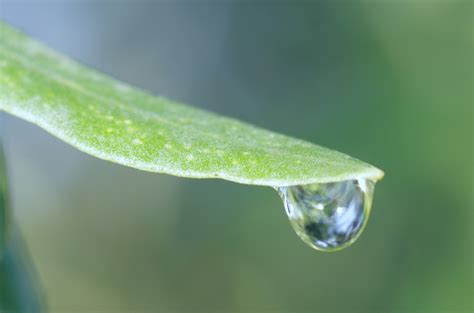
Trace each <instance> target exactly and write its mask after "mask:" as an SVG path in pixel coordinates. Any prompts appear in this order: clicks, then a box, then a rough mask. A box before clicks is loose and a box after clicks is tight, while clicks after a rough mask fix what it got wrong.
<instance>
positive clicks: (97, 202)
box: [0, 0, 474, 313]
mask: <svg viewBox="0 0 474 313" xmlns="http://www.w3.org/2000/svg"><path fill="white" fill-rule="evenodd" d="M473 6H474V5H473V2H472V1H423V0H415V1H363V2H356V1H298V0H297V1H262V0H260V1H258V0H257V1H210V0H207V1H191V0H189V1H143V0H138V1H132V0H129V1H118V2H116V1H105V0H104V1H100V0H96V1H59V0H57V1H11V0H1V1H0V12H1V15H0V16H1V18H2V19H3V20H5V21H7V22H9V23H11V24H12V25H14V26H16V27H19V28H21V29H23V30H24V31H25V32H27V33H28V34H29V35H31V36H33V37H34V38H37V39H39V40H41V41H43V42H44V43H46V44H48V45H49V46H51V47H53V48H55V49H57V50H59V51H62V52H64V53H65V54H67V55H70V56H72V57H74V58H76V59H77V60H80V61H81V62H83V63H85V64H87V65H89V66H92V67H94V68H97V69H99V70H101V71H103V72H105V73H107V74H110V75H112V76H114V77H116V78H119V79H121V80H124V81H126V82H129V83H131V84H133V85H136V86H140V87H142V88H145V89H147V90H150V91H152V92H153V93H157V94H160V95H164V96H167V97H169V98H172V99H175V100H180V101H183V102H185V103H190V104H193V105H195V106H198V107H201V108H205V109H208V110H212V111H214V112H218V113H221V114H225V115H228V116H232V117H235V118H239V119H242V120H244V121H247V122H251V123H253V124H256V125H259V126H262V127H266V128H269V129H271V130H275V131H278V132H282V133H285V134H289V135H292V136H295V137H299V138H303V139H307V140H309V141H312V142H315V143H318V144H321V145H323V146H327V147H330V148H334V149H337V150H340V151H342V152H345V153H348V154H350V155H352V156H355V157H357V158H360V159H362V160H365V161H367V162H369V163H372V164H374V165H376V166H378V167H380V168H382V169H383V170H385V172H386V177H385V179H384V180H383V181H382V182H380V183H379V184H378V185H377V188H376V193H375V200H374V207H373V211H372V212H373V213H372V216H371V219H370V221H369V224H368V227H367V228H366V230H365V232H364V234H363V235H362V236H361V238H360V239H359V240H358V242H356V243H355V244H354V245H353V246H351V247H350V248H348V249H346V250H343V251H341V252H337V253H329V254H328V253H321V252H316V251H313V250H311V249H310V248H308V247H307V246H305V245H304V244H303V243H302V242H301V240H299V239H298V238H297V236H296V235H295V234H294V232H293V230H292V229H291V227H290V225H289V223H288V220H287V218H286V216H285V214H284V211H283V206H282V203H281V201H280V199H279V198H278V196H277V194H276V193H275V192H274V191H272V190H271V189H269V188H261V187H252V186H244V185H238V184H233V183H229V182H225V181H218V180H187V179H182V178H176V177H171V176H167V175H158V174H151V173H146V172H140V171H137V170H133V169H129V168H125V167H121V166H119V165H115V164H111V163H107V162H105V161H102V160H98V159H95V158H93V157H90V156H88V155H85V154H83V153H81V152H79V151H77V150H75V149H74V148H72V147H70V146H68V145H66V144H65V143H63V142H60V141H59V140H57V139H55V138H53V137H52V136H50V135H48V134H46V133H45V132H44V131H42V130H40V129H38V128H37V127H35V126H32V125H30V124H28V123H25V122H23V121H20V120H18V119H15V118H12V117H9V116H2V118H3V119H2V122H1V123H2V128H3V131H4V136H3V137H4V146H5V148H6V155H7V159H8V161H7V164H8V170H9V176H10V177H9V178H10V189H11V200H12V206H13V211H14V213H13V214H14V219H15V228H17V229H19V230H20V231H21V234H22V236H21V237H22V239H17V241H18V242H23V246H24V248H23V249H22V251H20V252H21V253H20V255H19V256H17V258H16V259H17V260H18V262H20V261H21V262H23V266H24V269H23V270H17V272H18V273H20V274H21V273H23V274H24V273H25V271H27V272H28V273H29V274H28V275H29V276H28V277H27V279H29V280H30V282H25V281H24V280H25V279H26V278H25V276H24V275H23V276H22V277H20V278H18V279H19V280H21V281H22V283H15V280H14V277H15V275H17V274H18V273H17V274H15V273H16V272H15V271H14V270H12V271H11V272H10V273H9V275H10V276H11V277H13V278H11V277H10V280H9V281H13V283H11V284H10V287H8V286H5V285H1V284H0V287H2V290H3V291H2V290H0V293H2V292H3V293H4V294H5V292H6V290H7V289H8V288H10V292H11V290H16V291H15V292H18V293H19V294H22V297H24V299H23V300H19V302H18V303H20V304H18V303H17V304H16V305H18V306H21V303H22V305H23V307H25V305H26V303H27V302H28V301H29V300H27V297H28V296H27V294H28V293H27V292H25V290H26V289H28V288H30V287H31V286H32V284H34V285H35V286H38V287H37V291H38V292H39V296H38V298H39V299H40V301H39V302H38V300H37V299H36V300H34V301H33V300H31V303H29V304H28V305H38V303H40V305H41V306H42V307H43V310H47V311H49V312H236V313H237V312H242V313H260V312H268V313H273V312H278V313H280V312H291V313H299V312H301V313H306V312H308V313H309V312H334V313H339V312H341V313H342V312H353V313H357V312H433V313H435V312H443V313H444V312H449V313H450V312H472V311H473V310H474V308H473V294H474V290H473V286H474V283H473V282H474V277H473V272H474V271H473V264H474V263H473V248H474V242H473V241H474V240H473V239H474V233H473V211H474V210H473V209H474V205H473V164H474V162H473V142H474V140H473V126H472V125H473V86H474V81H473V70H474V67H473V66H474V65H473V56H474V50H473V30H474V25H473V21H474V13H473V12H474V7H473ZM17 244H18V243H17ZM18 245H20V244H18ZM19 249H20V248H17V249H16V250H15V249H13V250H14V251H17V252H18V251H19ZM14 263H15V264H16V262H14ZM11 266H12V265H11ZM3 274H4V275H6V274H5V273H3ZM7 274H8V273H7ZM20 274H18V275H20ZM18 275H17V276H18ZM20 276H21V275H20ZM18 277H19V276H18ZM5 281H7V280H4V282H5ZM12 284H13V285H12ZM12 286H13V287H12ZM22 288H23V289H22ZM30 296H31V295H30ZM19 297H20V296H19ZM20 298H21V297H20ZM20 298H18V299H20ZM32 303H33V304H32ZM34 303H36V304H34Z"/></svg>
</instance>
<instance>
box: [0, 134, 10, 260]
mask: <svg viewBox="0 0 474 313" xmlns="http://www.w3.org/2000/svg"><path fill="white" fill-rule="evenodd" d="M7 195H8V188H7V174H6V168H5V160H4V156H3V149H2V142H1V140H0V261H1V260H2V257H3V253H4V251H5V246H6V243H7V235H8V231H9V225H8V217H9V213H8V197H7Z"/></svg>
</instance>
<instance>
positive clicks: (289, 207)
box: [276, 179, 375, 251]
mask: <svg viewBox="0 0 474 313" xmlns="http://www.w3.org/2000/svg"><path fill="white" fill-rule="evenodd" d="M374 186H375V183H374V182H373V181H371V180H366V179H357V180H347V181H342V182H336V183H326V184H311V185H301V186H289V187H276V189H277V191H278V193H279V194H280V196H281V198H282V199H283V203H284V205H285V211H286V214H287V215H288V218H289V219H290V223H291V225H292V226H293V228H294V230H295V231H296V234H298V236H299V237H300V238H301V239H302V240H303V241H304V242H305V243H307V244H308V245H309V246H311V247H312V248H314V249H317V250H321V251H336V250H340V249H343V248H345V247H347V246H349V245H351V244H352V243H353V242H354V241H355V240H356V239H357V238H358V237H359V235H360V234H361V233H362V230H363V229H364V226H365V224H366V222H367V220H368V218H369V214H370V207H371V205H372V196H373V191H374Z"/></svg>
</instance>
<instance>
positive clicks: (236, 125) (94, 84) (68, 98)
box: [0, 23, 383, 186]
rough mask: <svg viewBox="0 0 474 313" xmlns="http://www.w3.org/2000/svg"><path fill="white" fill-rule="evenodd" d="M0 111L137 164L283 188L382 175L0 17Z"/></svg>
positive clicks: (90, 150) (80, 145)
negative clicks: (109, 68)
mask: <svg viewBox="0 0 474 313" xmlns="http://www.w3.org/2000/svg"><path fill="white" fill-rule="evenodd" d="M0 32H1V33H0V110H4V111H6V112H8V113H10V114H12V115H15V116H18V117H20V118H23V119H25V120H27V121H29V122H31V123H34V124H36V125H38V126H40V127H41V128H43V129H45V130H46V131H48V132H50V133H51V134H53V135H55V136H57V137H58V138H60V139H62V140H64V141H65V142H67V143H69V144H71V145H73V146H75V147H76V148H78V149H79V150H82V151H84V152H86V153H89V154H91V155H93V156H96V157H98V158H101V159H105V160H109V161H112V162H115V163H119V164H123V165H126V166H130V167H134V168H137V169H140V170H145V171H151V172H159V173H167V174H171V175H176V176H184V177H192V178H222V179H226V180H230V181H234V182H238V183H245V184H254V185H267V186H288V185H301V184H310V183H323V182H335V181H342V180H347V179H356V178H368V179H372V180H378V179H381V178H382V177H383V172H382V171H380V170H379V169H377V168H375V167H373V166H371V165H368V164H366V163H364V162H361V161H359V160H356V159H354V158H352V157H349V156H347V155H345V154H342V153H339V152H336V151H333V150H330V149H327V148H323V147H320V146H317V145H314V144H311V143H309V142H305V141H302V140H298V139H294V138H291V137H288V136H284V135H280V134H277V133H274V132H270V131H267V130H264V129H261V128H258V127H255V126H252V125H249V124H246V123H243V122H240V121H237V120H235V119H231V118H226V117H222V116H219V115H216V114H213V113H210V112H206V111H203V110H200V109H196V108H193V107H190V106H187V105H183V104H180V103H176V102H174V101H171V100H168V99H164V98H161V97H156V96H152V95H150V94H148V93H146V92H144V91H142V90H139V89H136V88H134V87H130V86H128V85H126V84H124V83H121V82H119V81H116V80H114V79H112V78H110V77H107V76H105V75H103V74H100V73H98V72H96V71H94V70H92V69H89V68H85V67H83V66H81V65H79V64H78V63H76V62H75V61H73V60H71V59H69V58H68V57H65V56H63V55H60V54H58V53H56V52H53V51H51V50H50V49H48V48H47V47H45V46H44V45H42V44H40V43H38V42H36V41H34V40H32V39H30V38H28V37H27V36H25V35H23V34H22V33H20V32H19V31H17V30H15V29H13V28H11V27H9V26H7V25H5V24H1V23H0Z"/></svg>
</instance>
